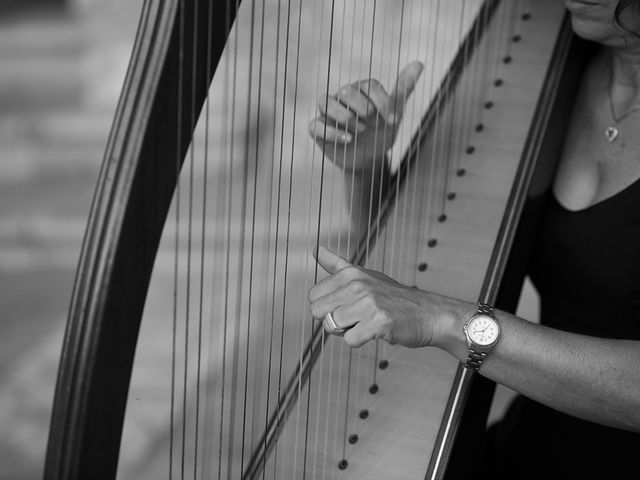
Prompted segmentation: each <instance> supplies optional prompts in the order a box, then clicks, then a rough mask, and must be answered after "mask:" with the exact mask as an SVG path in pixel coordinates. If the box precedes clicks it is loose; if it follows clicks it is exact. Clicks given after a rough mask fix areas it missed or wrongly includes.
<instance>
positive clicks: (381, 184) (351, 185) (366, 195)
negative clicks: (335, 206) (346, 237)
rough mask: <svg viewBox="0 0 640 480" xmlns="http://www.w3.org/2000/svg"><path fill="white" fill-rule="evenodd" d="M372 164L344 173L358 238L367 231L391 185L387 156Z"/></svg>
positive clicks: (354, 230) (355, 233)
mask: <svg viewBox="0 0 640 480" xmlns="http://www.w3.org/2000/svg"><path fill="white" fill-rule="evenodd" d="M372 166H373V168H371V169H366V170H356V171H347V170H345V174H344V191H345V202H346V206H347V209H348V211H349V215H350V217H351V223H352V228H353V230H352V231H353V233H354V236H355V237H356V238H361V237H362V235H364V234H366V233H367V231H368V228H369V224H370V222H371V221H372V219H375V217H376V215H377V213H378V210H379V208H380V202H381V201H382V199H383V198H384V194H385V193H386V191H387V189H388V187H389V178H390V175H391V173H390V170H389V165H388V162H387V159H386V157H384V158H382V159H380V160H379V161H377V162H375V163H372Z"/></svg>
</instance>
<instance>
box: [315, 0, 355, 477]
mask: <svg viewBox="0 0 640 480" xmlns="http://www.w3.org/2000/svg"><path fill="white" fill-rule="evenodd" d="M355 6H356V1H354V2H353V8H354V14H355ZM346 8H347V2H344V1H343V2H342V22H341V26H340V42H339V44H340V46H341V48H340V50H339V55H340V60H339V61H338V65H339V68H338V72H337V74H338V75H337V77H338V78H337V84H338V85H342V84H343V78H342V66H343V65H344V56H345V49H344V44H345V30H346V19H347V13H346ZM354 21H355V16H353V17H352V28H351V42H350V46H351V48H350V52H349V54H350V56H351V59H352V57H353V39H354V28H353V22H354ZM350 78H351V64H349V68H348V73H347V80H346V81H349V79H350ZM335 126H336V128H337V127H338V125H335ZM336 148H337V145H336V144H334V149H336ZM334 156H335V152H334ZM331 172H332V175H331V176H332V179H331V193H330V198H331V207H332V208H331V209H330V212H331V214H330V218H329V227H328V230H329V231H330V232H333V231H334V225H333V219H334V217H335V215H334V212H335V207H334V201H335V197H336V196H335V195H334V188H333V187H334V185H336V184H337V182H339V181H340V179H337V178H336V177H337V175H338V174H339V173H338V169H337V168H333V169H332V170H331ZM344 173H345V172H344V163H343V167H342V175H343V178H346V177H344ZM338 201H342V199H340V200H338ZM338 212H339V214H338V219H337V220H338V222H337V223H338V225H337V230H338V235H337V239H336V245H335V246H334V245H333V244H332V239H333V238H332V236H330V237H329V239H328V247H329V248H333V249H335V250H336V251H338V252H340V251H341V240H342V223H343V220H344V218H343V212H344V209H342V208H340V205H338ZM323 348H324V342H323ZM339 349H341V346H340V345H338V346H336V342H335V341H332V342H330V344H329V352H328V356H329V365H328V367H327V368H328V370H329V376H328V380H327V387H326V389H323V388H322V384H321V383H320V384H319V385H318V392H321V394H324V398H325V399H326V400H325V402H326V403H329V402H330V401H331V398H332V392H333V386H334V383H335V382H334V370H335V368H334V358H335V351H336V350H339ZM324 357H325V355H322V358H321V364H320V374H319V378H320V379H322V378H324ZM338 357H339V359H338V368H337V369H338V374H337V378H338V380H339V379H340V373H341V372H342V362H343V356H342V355H340V354H338ZM340 386H341V383H340V382H339V381H338V384H337V397H338V398H340V393H341V392H340ZM322 403H324V402H317V406H316V425H317V426H319V425H320V424H321V423H320V415H321V408H320V406H321V404H322ZM332 418H335V419H337V418H338V415H335V414H334V415H331V414H327V413H326V414H325V418H324V436H323V447H322V452H324V455H323V460H324V457H325V456H326V452H327V451H328V450H329V448H328V442H329V429H330V421H331V420H332ZM319 434H320V428H318V427H316V436H315V445H314V452H315V454H314V458H313V463H314V469H313V478H315V473H316V471H317V463H318V454H319V452H320V448H319V446H318V437H319ZM334 446H335V441H334ZM326 464H327V462H326V461H322V462H321V467H320V471H321V478H325V467H326Z"/></svg>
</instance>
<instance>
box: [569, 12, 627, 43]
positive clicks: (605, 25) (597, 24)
mask: <svg viewBox="0 0 640 480" xmlns="http://www.w3.org/2000/svg"><path fill="white" fill-rule="evenodd" d="M571 27H572V28H573V31H574V32H575V34H576V35H577V36H579V37H581V38H584V39H585V40H590V41H592V42H596V43H601V44H603V45H608V46H617V45H624V44H625V41H624V38H623V37H624V32H623V31H622V30H621V29H620V28H619V27H618V26H616V25H615V24H614V22H613V17H609V18H604V19H603V18H601V17H600V18H598V17H594V16H587V15H579V14H575V13H572V14H571Z"/></svg>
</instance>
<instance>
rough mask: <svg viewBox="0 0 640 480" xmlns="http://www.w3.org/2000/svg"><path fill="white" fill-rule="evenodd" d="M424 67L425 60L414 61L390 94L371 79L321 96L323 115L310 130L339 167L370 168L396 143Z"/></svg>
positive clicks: (360, 170) (326, 153)
mask: <svg viewBox="0 0 640 480" xmlns="http://www.w3.org/2000/svg"><path fill="white" fill-rule="evenodd" d="M422 69H423V66H422V63H420V62H417V61H416V62H411V63H410V64H409V65H407V66H406V67H405V68H404V69H403V70H402V72H400V75H398V79H397V81H396V84H395V86H394V87H393V88H392V89H391V92H389V93H387V92H386V91H385V89H384V87H383V86H382V85H381V84H380V82H379V81H377V80H374V79H369V80H360V81H358V82H354V83H350V84H348V85H345V86H343V87H342V88H340V89H339V90H338V92H337V93H336V94H335V95H332V96H323V97H321V98H320V99H319V101H318V109H319V111H320V114H319V115H318V116H317V117H316V118H315V119H313V120H312V121H311V123H310V124H309V133H310V134H311V136H312V137H313V138H314V139H315V141H316V143H317V144H318V145H319V146H320V147H321V148H322V149H323V152H324V154H325V155H326V156H327V157H328V158H329V159H330V160H331V161H332V162H334V163H335V164H337V165H338V166H341V167H342V166H344V167H345V168H346V169H347V170H348V171H351V172H363V171H369V170H371V169H372V168H373V165H374V163H375V161H376V160H380V161H381V160H382V159H384V156H385V154H386V152H387V151H388V150H389V149H390V148H391V147H392V146H393V142H394V140H395V137H396V133H397V130H398V126H399V124H400V120H401V119H402V113H403V111H404V106H405V104H406V102H407V99H408V98H409V96H410V95H411V93H412V92H413V89H414V87H415V85H416V82H417V81H418V78H419V77H420V74H421V73H422Z"/></svg>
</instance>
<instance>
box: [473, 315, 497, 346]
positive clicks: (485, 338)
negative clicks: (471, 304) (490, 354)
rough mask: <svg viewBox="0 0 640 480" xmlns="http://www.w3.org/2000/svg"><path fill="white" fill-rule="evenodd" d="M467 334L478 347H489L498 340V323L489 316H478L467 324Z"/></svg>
mask: <svg viewBox="0 0 640 480" xmlns="http://www.w3.org/2000/svg"><path fill="white" fill-rule="evenodd" d="M467 334H468V335H469V338H470V339H471V341H472V342H473V343H475V344H477V345H482V346H487V345H491V344H492V343H494V342H495V341H496V340H498V336H499V334H500V329H499V327H498V323H497V322H496V321H495V320H494V319H493V318H491V317H490V316H488V315H476V316H475V317H473V318H472V319H471V320H469V323H468V324H467Z"/></svg>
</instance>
